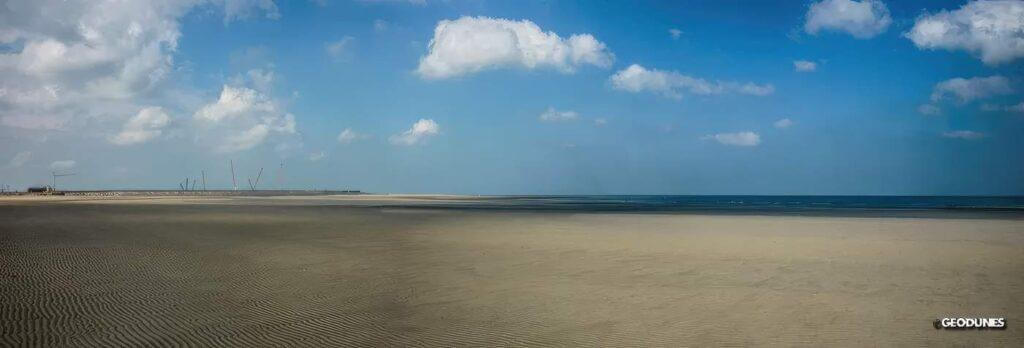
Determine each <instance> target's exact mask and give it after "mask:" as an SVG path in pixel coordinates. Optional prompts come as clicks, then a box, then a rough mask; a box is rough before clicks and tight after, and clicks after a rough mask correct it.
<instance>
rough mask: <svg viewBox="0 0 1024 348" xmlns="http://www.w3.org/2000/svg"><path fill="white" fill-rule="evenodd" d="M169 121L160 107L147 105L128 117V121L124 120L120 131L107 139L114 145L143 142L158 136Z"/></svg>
mask: <svg viewBox="0 0 1024 348" xmlns="http://www.w3.org/2000/svg"><path fill="white" fill-rule="evenodd" d="M170 121H171V118H170V117H169V116H167V113H166V112H164V110H163V109H161V108H160V107H148V108H145V109H142V110H140V111H139V113H138V114H137V115H135V116H134V117H132V118H130V119H128V122H125V124H124V126H123V127H122V128H121V132H120V133H117V135H115V136H112V137H110V138H108V140H109V141H110V142H111V143H113V144H115V145H133V144H139V143H144V142H147V141H149V140H152V139H153V138H156V137H158V136H160V134H161V133H162V132H163V128H164V127H165V126H167V124H168V123H170Z"/></svg>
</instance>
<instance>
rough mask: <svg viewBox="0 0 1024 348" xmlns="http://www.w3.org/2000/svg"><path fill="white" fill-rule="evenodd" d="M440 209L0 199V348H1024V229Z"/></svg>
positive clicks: (311, 202)
mask: <svg viewBox="0 0 1024 348" xmlns="http://www.w3.org/2000/svg"><path fill="white" fill-rule="evenodd" d="M451 199H458V197H455V198H452V197H433V198H432V197H426V196H409V197H388V196H360V197H346V198H342V199H316V198H281V199H243V198H203V199H188V198H161V199H148V198H145V197H141V198H139V197H134V198H131V199H84V198H74V199H72V198H46V199H29V198H24V197H10V198H2V202H0V285H2V286H0V345H4V346H8V345H15V346H78V347H82V346H178V345H183V346H211V345H228V346H247V347H251V346H669V347H679V346H712V345H727V346H769V345H778V346H921V345H929V346H936V345H937V346H947V345H956V346H962V345H967V346H1021V345H1024V328H1022V327H1021V324H1019V323H1020V320H1021V319H1022V318H1024V301H1021V298H1024V276H1022V272H1021V271H1022V270H1024V220H1022V219H1021V218H1020V217H1019V216H1014V215H1007V216H1001V215H993V216H990V217H985V216H980V217H973V218H942V217H926V218H921V217H872V216H858V217H842V216H772V215H757V214H729V215H716V214H697V213H618V212H574V211H532V210H520V211H507V210H502V209H494V210H473V209H434V208H431V207H430V206H429V204H426V203H423V205H424V206H423V207H419V208H418V207H416V206H415V205H416V204H420V203H422V202H424V201H431V202H435V201H438V200H440V201H447V200H451ZM389 202H391V203H394V202H400V203H401V204H397V203H395V206H389V205H388V203H389ZM410 205H412V207H410ZM945 316H969V317H977V316H983V317H1005V318H1007V321H1008V328H1007V329H1006V330H986V331H976V330H972V331H948V330H936V329H934V328H933V327H932V320H934V319H935V318H939V317H945Z"/></svg>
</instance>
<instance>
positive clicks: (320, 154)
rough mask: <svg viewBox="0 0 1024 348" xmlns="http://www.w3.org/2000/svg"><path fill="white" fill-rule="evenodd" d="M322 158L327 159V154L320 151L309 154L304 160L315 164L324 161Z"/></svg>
mask: <svg viewBox="0 0 1024 348" xmlns="http://www.w3.org/2000/svg"><path fill="white" fill-rule="evenodd" d="M324 157H327V154H325V153H324V152H323V151H320V152H312V153H310V154H309V156H306V159H308V160H309V161H310V162H317V161H320V160H322V159H324Z"/></svg>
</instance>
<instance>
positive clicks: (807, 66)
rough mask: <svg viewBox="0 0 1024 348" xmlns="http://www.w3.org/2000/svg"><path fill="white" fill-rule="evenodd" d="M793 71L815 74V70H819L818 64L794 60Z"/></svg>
mask: <svg viewBox="0 0 1024 348" xmlns="http://www.w3.org/2000/svg"><path fill="white" fill-rule="evenodd" d="M793 70H796V71H798V72H814V71H815V70H818V63H815V62H812V61H808V60H794V61H793Z"/></svg>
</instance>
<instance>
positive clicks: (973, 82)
mask: <svg viewBox="0 0 1024 348" xmlns="http://www.w3.org/2000/svg"><path fill="white" fill-rule="evenodd" d="M1012 92H1013V88H1011V87H1010V80H1008V79H1007V78H1005V77H1002V76H998V75H995V76H989V77H972V78H969V79H965V78H960V77H957V78H952V79H949V80H946V81H942V82H939V83H938V84H936V85H935V88H934V89H933V90H932V96H931V100H932V102H938V101H940V100H942V99H944V98H947V97H953V98H955V99H956V101H957V102H959V103H969V102H971V101H974V100H977V99H985V98H989V97H992V96H997V95H1006V94H1010V93H1012Z"/></svg>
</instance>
